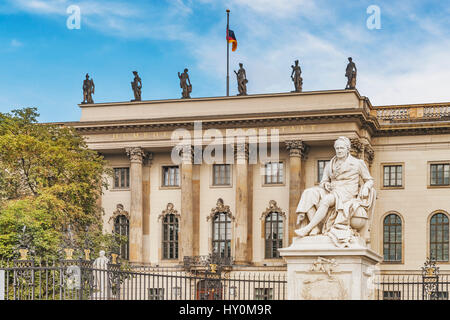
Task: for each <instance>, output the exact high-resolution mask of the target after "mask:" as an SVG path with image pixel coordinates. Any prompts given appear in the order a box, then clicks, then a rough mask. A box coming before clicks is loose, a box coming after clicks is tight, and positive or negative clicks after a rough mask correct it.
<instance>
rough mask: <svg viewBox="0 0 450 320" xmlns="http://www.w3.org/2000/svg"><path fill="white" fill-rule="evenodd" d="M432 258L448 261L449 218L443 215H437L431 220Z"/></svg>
mask: <svg viewBox="0 0 450 320" xmlns="http://www.w3.org/2000/svg"><path fill="white" fill-rule="evenodd" d="M430 256H431V258H432V259H436V261H448V217H447V216H446V215H445V214H443V213H436V214H435V215H433V216H432V217H431V220H430Z"/></svg>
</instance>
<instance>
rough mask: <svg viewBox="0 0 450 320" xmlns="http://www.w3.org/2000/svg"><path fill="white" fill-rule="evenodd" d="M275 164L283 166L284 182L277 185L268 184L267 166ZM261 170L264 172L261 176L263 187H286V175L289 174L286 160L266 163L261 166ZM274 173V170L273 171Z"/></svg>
mask: <svg viewBox="0 0 450 320" xmlns="http://www.w3.org/2000/svg"><path fill="white" fill-rule="evenodd" d="M273 163H279V164H282V165H283V176H282V181H281V182H277V183H267V180H266V177H267V175H266V166H267V165H268V164H273ZM261 170H262V172H263V174H262V175H261V177H262V186H263V187H281V186H285V185H286V173H287V168H286V161H285V160H281V159H280V160H278V161H266V162H264V163H263V164H262V166H261ZM271 171H272V169H271Z"/></svg>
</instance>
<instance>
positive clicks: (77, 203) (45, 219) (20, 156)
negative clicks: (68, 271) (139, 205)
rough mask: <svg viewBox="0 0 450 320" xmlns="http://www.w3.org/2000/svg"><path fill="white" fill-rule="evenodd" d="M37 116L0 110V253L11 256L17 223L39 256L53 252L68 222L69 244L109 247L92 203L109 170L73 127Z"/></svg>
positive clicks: (31, 111) (24, 111) (26, 111)
mask: <svg viewBox="0 0 450 320" xmlns="http://www.w3.org/2000/svg"><path fill="white" fill-rule="evenodd" d="M38 116H39V114H38V113H37V109H36V108H24V109H20V110H13V111H11V113H0V257H2V258H11V257H12V256H13V254H14V246H15V245H17V240H18V238H19V236H20V232H21V231H22V228H23V226H26V227H27V231H29V232H30V234H31V236H32V239H33V240H32V245H33V246H34V248H35V251H36V255H37V256H40V257H55V256H56V254H57V251H58V250H59V249H60V246H61V243H62V241H63V240H64V236H65V231H66V230H67V228H68V226H69V225H70V227H71V230H72V233H73V240H74V245H76V246H78V247H83V245H84V243H85V240H86V239H87V238H88V239H89V240H90V241H91V243H92V244H93V245H94V246H95V247H96V249H97V250H98V249H99V248H100V247H102V246H103V247H105V246H106V247H110V246H111V243H110V242H111V237H108V236H107V235H104V234H103V233H102V211H101V208H100V207H99V206H98V202H97V201H98V199H99V197H100V196H101V190H102V187H107V179H106V178H107V176H108V175H110V174H111V172H110V171H109V170H108V169H106V166H105V165H106V162H105V160H104V159H103V157H102V156H101V155H99V154H98V153H97V152H95V151H93V150H90V149H88V148H87V145H86V143H85V141H84V139H83V137H82V136H81V135H80V134H78V133H77V132H76V131H75V130H74V129H73V128H70V127H66V126H64V125H58V124H39V123H38V122H37V118H38Z"/></svg>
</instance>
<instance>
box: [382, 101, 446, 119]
mask: <svg viewBox="0 0 450 320" xmlns="http://www.w3.org/2000/svg"><path fill="white" fill-rule="evenodd" d="M373 112H374V114H375V115H376V117H377V118H378V120H380V121H382V122H397V121H400V122H404V121H411V120H420V121H427V120H428V121H430V120H440V119H448V118H449V117H450V104H439V105H411V106H390V107H377V108H376V109H373Z"/></svg>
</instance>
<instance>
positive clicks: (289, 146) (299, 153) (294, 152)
mask: <svg viewBox="0 0 450 320" xmlns="http://www.w3.org/2000/svg"><path fill="white" fill-rule="evenodd" d="M284 144H285V145H286V150H287V151H289V156H290V157H298V158H302V159H305V158H306V155H307V153H308V151H309V147H308V146H307V145H306V144H305V143H304V142H303V140H286V141H285V142H284Z"/></svg>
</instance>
